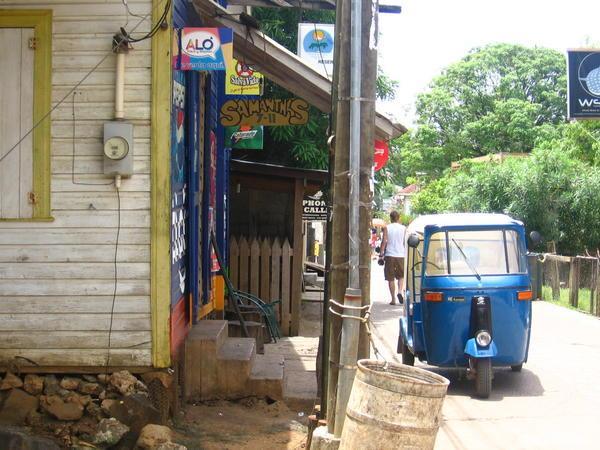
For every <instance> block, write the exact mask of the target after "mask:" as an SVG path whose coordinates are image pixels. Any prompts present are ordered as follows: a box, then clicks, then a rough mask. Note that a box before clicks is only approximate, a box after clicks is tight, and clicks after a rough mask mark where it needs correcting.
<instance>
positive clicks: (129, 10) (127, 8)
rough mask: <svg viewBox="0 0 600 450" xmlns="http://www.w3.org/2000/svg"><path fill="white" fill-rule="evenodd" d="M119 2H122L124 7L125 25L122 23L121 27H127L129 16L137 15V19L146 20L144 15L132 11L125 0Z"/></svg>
mask: <svg viewBox="0 0 600 450" xmlns="http://www.w3.org/2000/svg"><path fill="white" fill-rule="evenodd" d="M121 3H123V6H124V7H125V12H126V19H125V25H123V28H127V25H129V16H133V17H137V18H139V19H143V20H144V21H145V20H148V19H147V18H146V17H144V16H142V15H140V14H135V13H132V12H131V9H129V3H127V0H121Z"/></svg>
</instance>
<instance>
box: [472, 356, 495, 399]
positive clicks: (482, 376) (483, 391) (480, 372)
mask: <svg viewBox="0 0 600 450" xmlns="http://www.w3.org/2000/svg"><path fill="white" fill-rule="evenodd" d="M476 364H477V365H476V368H477V375H476V377H475V393H476V394H477V396H478V397H481V398H488V397H489V396H490V393H491V392H492V360H491V359H490V358H480V359H477V360H476Z"/></svg>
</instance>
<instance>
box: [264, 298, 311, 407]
mask: <svg viewBox="0 0 600 450" xmlns="http://www.w3.org/2000/svg"><path fill="white" fill-rule="evenodd" d="M322 298H323V293H322V292H319V291H314V290H307V291H306V292H303V293H302V306H301V310H300V336H294V337H284V338H282V339H280V340H278V341H277V343H275V344H267V345H265V354H266V355H280V356H283V358H284V385H283V395H284V400H285V402H286V404H287V405H288V406H289V407H290V408H292V409H294V408H295V409H298V410H303V411H304V410H305V411H307V412H308V411H310V410H312V408H313V407H314V405H315V404H317V403H318V399H317V368H316V361H317V352H318V348H319V335H320V334H321V328H322V315H323V314H322V308H323V303H322Z"/></svg>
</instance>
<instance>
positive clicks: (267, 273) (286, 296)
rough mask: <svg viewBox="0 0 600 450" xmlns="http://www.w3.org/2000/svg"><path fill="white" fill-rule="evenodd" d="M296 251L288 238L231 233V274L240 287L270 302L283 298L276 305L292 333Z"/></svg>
mask: <svg viewBox="0 0 600 450" xmlns="http://www.w3.org/2000/svg"><path fill="white" fill-rule="evenodd" d="M293 254H294V251H293V249H292V248H291V247H290V243H289V242H288V240H287V239H286V240H285V241H283V243H282V242H281V241H280V240H279V239H277V238H275V239H274V240H273V241H271V240H270V239H268V238H263V239H254V238H253V239H251V240H250V241H248V240H247V239H246V238H245V237H244V236H242V237H237V238H236V237H233V236H232V237H231V238H230V241H229V277H230V279H231V282H232V283H233V286H234V287H235V288H236V289H239V290H240V291H245V292H250V293H251V294H253V295H256V296H257V297H259V298H260V299H262V300H263V301H265V302H267V303H270V302H271V301H273V300H278V299H280V300H281V303H280V304H279V305H278V306H277V307H276V312H277V318H278V320H279V326H280V328H281V331H282V333H283V334H284V335H285V336H289V335H290V327H291V320H292V311H293V308H295V307H299V306H300V305H296V304H295V303H296V302H293V301H292V285H291V283H292V280H293V276H292V267H293V265H292V262H293V257H294V256H293Z"/></svg>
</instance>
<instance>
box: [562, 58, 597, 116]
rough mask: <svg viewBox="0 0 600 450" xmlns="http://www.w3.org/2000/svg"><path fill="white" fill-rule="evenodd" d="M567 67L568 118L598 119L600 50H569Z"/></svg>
mask: <svg viewBox="0 0 600 450" xmlns="http://www.w3.org/2000/svg"><path fill="white" fill-rule="evenodd" d="M567 66H568V71H567V78H568V91H567V105H568V117H569V118H571V119H594V118H600V50H569V51H567Z"/></svg>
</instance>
